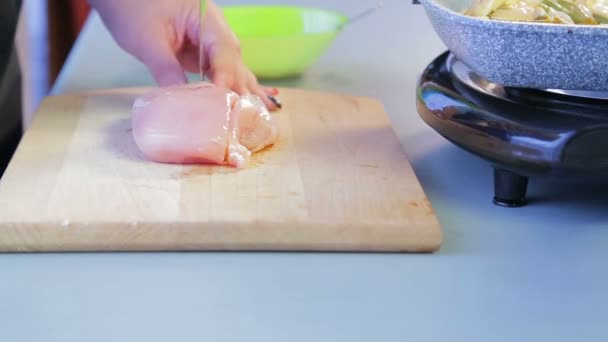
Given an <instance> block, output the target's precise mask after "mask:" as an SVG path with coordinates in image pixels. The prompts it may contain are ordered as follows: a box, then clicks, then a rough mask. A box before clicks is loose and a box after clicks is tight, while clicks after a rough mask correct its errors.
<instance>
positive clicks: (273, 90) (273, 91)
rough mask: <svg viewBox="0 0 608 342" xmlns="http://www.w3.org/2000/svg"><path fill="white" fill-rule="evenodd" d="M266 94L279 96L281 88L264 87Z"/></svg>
mask: <svg viewBox="0 0 608 342" xmlns="http://www.w3.org/2000/svg"><path fill="white" fill-rule="evenodd" d="M264 92H265V93H266V95H271V96H277V95H279V89H278V88H275V87H264Z"/></svg>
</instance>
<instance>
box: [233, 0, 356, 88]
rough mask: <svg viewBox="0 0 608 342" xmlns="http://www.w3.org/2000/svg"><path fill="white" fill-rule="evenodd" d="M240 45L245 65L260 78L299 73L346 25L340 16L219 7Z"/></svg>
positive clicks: (281, 8) (299, 10) (271, 8)
mask: <svg viewBox="0 0 608 342" xmlns="http://www.w3.org/2000/svg"><path fill="white" fill-rule="evenodd" d="M222 9H223V11H224V15H225V17H226V20H227V21H228V24H229V25H230V27H231V28H232V30H233V31H234V32H235V34H236V35H237V37H238V38H239V40H240V42H241V49H242V53H243V59H244V62H245V64H246V65H247V66H248V67H249V68H250V69H251V70H252V71H253V73H254V74H255V75H256V76H257V77H258V78H262V79H276V78H285V77H291V76H297V75H299V74H301V73H302V72H303V71H304V70H305V69H306V68H308V67H309V66H310V65H312V64H313V63H314V62H316V61H317V60H318V58H319V57H320V56H321V55H322V54H323V53H324V52H325V50H326V49H327V47H328V46H329V45H330V44H331V43H332V42H333V40H334V38H335V37H336V36H337V35H338V33H339V32H340V31H341V30H342V28H343V27H344V25H345V24H346V23H347V21H348V18H347V17H346V16H344V15H342V14H340V13H337V12H333V11H328V10H322V9H314V8H302V7H291V6H228V7H223V8H222Z"/></svg>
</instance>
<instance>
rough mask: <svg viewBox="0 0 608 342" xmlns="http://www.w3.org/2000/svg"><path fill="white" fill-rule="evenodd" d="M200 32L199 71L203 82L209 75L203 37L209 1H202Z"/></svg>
mask: <svg viewBox="0 0 608 342" xmlns="http://www.w3.org/2000/svg"><path fill="white" fill-rule="evenodd" d="M200 16H201V17H200V26H201V27H200V32H199V42H198V55H199V56H198V70H199V75H200V77H201V81H205V79H206V78H207V75H206V73H205V62H206V60H205V46H204V44H203V40H204V39H203V37H204V33H205V21H206V19H207V0H200Z"/></svg>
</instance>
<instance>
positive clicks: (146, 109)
mask: <svg viewBox="0 0 608 342" xmlns="http://www.w3.org/2000/svg"><path fill="white" fill-rule="evenodd" d="M131 118H132V128H133V138H134V140H135V143H136V144H137V146H138V147H139V149H140V150H141V151H142V153H143V154H144V155H145V156H146V158H148V159H150V160H152V161H155V162H160V163H174V164H222V165H225V164H228V165H231V166H234V167H237V168H243V167H245V166H246V165H247V163H248V162H249V159H250V157H251V153H252V152H257V151H259V150H261V149H263V148H265V147H266V146H269V145H272V144H274V142H275V141H276V140H277V138H278V134H279V128H278V125H277V123H276V121H275V119H274V118H273V117H272V115H270V113H269V112H268V110H267V109H266V106H265V105H264V103H263V102H262V101H261V100H260V98H259V97H257V96H255V95H244V96H239V95H237V94H236V93H234V92H232V91H229V90H227V89H225V88H221V87H217V86H215V85H212V84H210V83H197V84H188V85H185V86H174V87H167V88H159V89H154V90H152V91H150V92H149V93H147V94H144V95H143V96H141V97H139V98H137V99H136V100H135V103H134V104H133V109H132V117H131Z"/></svg>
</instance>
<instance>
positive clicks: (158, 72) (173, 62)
mask: <svg viewBox="0 0 608 342" xmlns="http://www.w3.org/2000/svg"><path fill="white" fill-rule="evenodd" d="M140 58H141V60H142V62H143V63H144V64H145V65H146V67H148V70H150V73H151V74H152V77H154V79H155V80H156V83H158V85H159V86H161V87H167V86H172V85H180V84H185V83H186V82H187V79H186V75H185V74H184V69H183V68H182V66H181V64H180V62H179V60H178V59H177V57H176V56H175V53H174V52H173V51H171V49H169V47H167V46H163V45H162V44H159V43H156V42H154V43H151V44H149V46H148V47H147V48H146V49H144V50H143V51H141V56H140Z"/></svg>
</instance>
